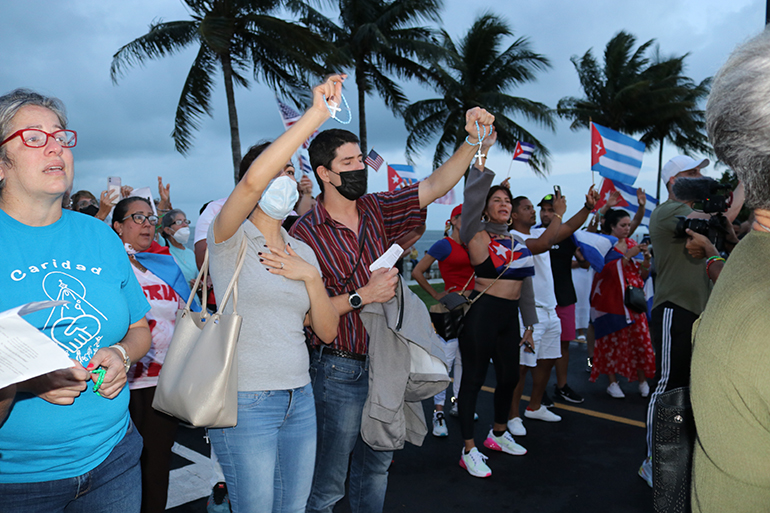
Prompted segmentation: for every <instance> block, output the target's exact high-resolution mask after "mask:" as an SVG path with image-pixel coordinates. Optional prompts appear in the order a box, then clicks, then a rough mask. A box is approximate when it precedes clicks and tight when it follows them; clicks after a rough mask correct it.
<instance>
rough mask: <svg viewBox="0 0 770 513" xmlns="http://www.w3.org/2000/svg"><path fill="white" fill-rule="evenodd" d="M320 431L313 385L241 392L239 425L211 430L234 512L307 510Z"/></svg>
mask: <svg viewBox="0 0 770 513" xmlns="http://www.w3.org/2000/svg"><path fill="white" fill-rule="evenodd" d="M315 432H316V420H315V401H314V400H313V388H312V387H311V386H310V385H309V384H308V385H305V386H304V387H302V388H295V389H293V390H266V391H260V392H238V425H237V426H235V427H231V428H220V429H209V437H210V438H211V443H212V444H213V446H214V450H215V451H216V454H217V456H218V457H219V463H220V464H221V465H222V471H223V472H224V474H225V482H226V483H227V491H228V494H229V496H230V505H231V506H232V509H233V512H234V513H244V512H281V513H283V512H287V513H288V512H292V513H301V512H304V511H305V505H306V504H307V498H308V495H309V494H310V485H311V483H312V481H313V464H314V462H315V447H316V438H315V436H313V435H314V434H315Z"/></svg>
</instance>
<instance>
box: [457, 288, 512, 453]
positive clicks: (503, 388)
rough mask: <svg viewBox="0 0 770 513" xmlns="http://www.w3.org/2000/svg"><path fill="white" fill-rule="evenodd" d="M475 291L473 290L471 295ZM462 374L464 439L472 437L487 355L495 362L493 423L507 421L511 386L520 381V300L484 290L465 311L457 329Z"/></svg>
mask: <svg viewBox="0 0 770 513" xmlns="http://www.w3.org/2000/svg"><path fill="white" fill-rule="evenodd" d="M477 295H478V292H473V293H472V294H471V296H470V297H471V298H474V297H475V296H477ZM459 338H460V354H462V358H463V378H462V381H461V383H460V397H459V398H458V400H457V408H458V410H459V414H460V431H461V433H462V437H463V439H464V440H471V439H473V414H474V413H475V412H476V398H477V397H478V395H479V391H480V390H481V387H482V385H483V384H484V379H485V378H486V376H487V366H488V365H489V359H490V358H492V362H493V363H494V365H495V376H496V377H497V387H496V388H495V423H497V424H505V423H507V422H508V412H509V411H510V409H511V401H512V400H513V389H514V388H516V384H517V383H518V381H519V342H520V341H521V333H520V332H519V302H518V300H511V299H502V298H499V297H494V296H490V295H488V294H484V295H483V296H481V297H480V298H479V299H478V301H476V302H475V303H474V304H473V306H472V307H471V308H470V310H469V311H468V314H467V315H466V316H465V323H464V327H463V330H462V332H461V333H460V337H459Z"/></svg>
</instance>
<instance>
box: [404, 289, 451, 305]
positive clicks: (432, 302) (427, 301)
mask: <svg viewBox="0 0 770 513" xmlns="http://www.w3.org/2000/svg"><path fill="white" fill-rule="evenodd" d="M431 287H433V288H434V289H436V292H444V284H443V283H436V284H431ZM409 288H410V289H412V292H414V293H415V294H417V295H418V296H419V297H420V299H422V302H423V303H425V306H427V307H428V308H430V307H431V306H433V305H435V304H436V303H438V301H436V300H435V299H433V297H431V295H430V294H428V293H427V292H425V291H424V290H423V289H422V287H420V286H419V285H409Z"/></svg>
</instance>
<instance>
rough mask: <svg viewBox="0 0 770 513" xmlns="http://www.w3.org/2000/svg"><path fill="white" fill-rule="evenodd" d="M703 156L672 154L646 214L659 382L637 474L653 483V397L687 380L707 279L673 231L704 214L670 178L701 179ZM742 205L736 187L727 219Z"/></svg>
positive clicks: (699, 261)
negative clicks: (661, 198) (662, 196)
mask: <svg viewBox="0 0 770 513" xmlns="http://www.w3.org/2000/svg"><path fill="white" fill-rule="evenodd" d="M708 165H709V160H708V159H700V160H696V159H693V158H691V157H688V156H686V155H677V156H676V157H674V158H672V159H671V160H669V161H668V162H667V163H666V165H665V166H663V169H662V171H661V177H662V179H663V181H664V183H665V184H666V188H667V190H668V200H667V201H666V202H665V203H662V204H660V205H658V207H657V208H656V209H655V210H653V211H652V215H651V216H650V241H651V242H652V247H653V251H654V254H655V269H656V271H657V278H656V279H655V297H654V301H653V305H652V318H651V321H650V335H651V338H652V344H653V347H654V348H655V360H656V361H655V367H656V369H657V370H656V373H657V376H656V378H657V379H658V384H657V386H656V387H655V390H654V392H653V393H652V395H651V396H650V403H649V406H648V408H647V458H646V459H645V460H644V462H643V463H642V466H641V467H640V468H639V475H640V476H641V477H642V478H643V479H644V480H645V481H647V484H649V485H650V486H652V459H651V455H652V422H653V419H654V418H655V400H656V399H657V398H658V396H660V394H662V393H663V392H666V391H667V390H673V389H675V388H679V387H683V386H688V385H689V384H690V354H691V352H692V345H691V342H690V337H691V333H692V325H693V323H694V322H695V320H696V319H697V318H698V316H699V315H700V314H701V312H703V309H704V308H705V307H706V302H707V301H708V298H709V293H710V292H711V281H710V280H709V277H708V275H707V273H706V259H703V258H693V257H692V256H690V254H689V253H688V251H687V249H686V248H685V243H686V242H687V239H684V238H676V237H675V236H674V231H675V229H676V225H677V223H678V222H679V220H680V218H682V217H706V218H707V217H708V215H707V214H703V213H699V212H696V211H694V210H693V208H692V206H693V201H684V200H682V199H680V198H677V196H676V194H675V193H674V182H676V181H677V180H680V179H688V178H701V177H702V175H701V169H703V168H705V167H706V166H708ZM742 205H743V187H742V186H740V185H739V186H738V188H737V189H736V191H735V193H734V199H733V204H732V206H731V207H730V210H729V211H728V212H727V214H726V216H727V218H728V219H729V221H730V222H732V220H733V219H735V217H736V216H737V215H738V212H740V208H741V206H742Z"/></svg>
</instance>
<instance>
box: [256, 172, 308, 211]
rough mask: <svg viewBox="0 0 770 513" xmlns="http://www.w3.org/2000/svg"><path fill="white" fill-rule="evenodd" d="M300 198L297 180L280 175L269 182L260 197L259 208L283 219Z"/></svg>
mask: <svg viewBox="0 0 770 513" xmlns="http://www.w3.org/2000/svg"><path fill="white" fill-rule="evenodd" d="M298 200H299V191H297V182H295V181H294V180H293V179H292V178H291V177H289V176H286V175H284V176H279V177H278V178H276V179H274V180H273V181H271V182H270V183H269V184H267V187H266V188H265V191H264V192H263V193H262V197H261V198H260V199H259V208H260V210H262V212H264V213H265V214H267V215H268V216H270V217H272V218H273V219H277V220H279V221H283V220H284V219H286V216H288V215H289V213H291V211H292V210H294V205H296V203H297V201H298Z"/></svg>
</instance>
